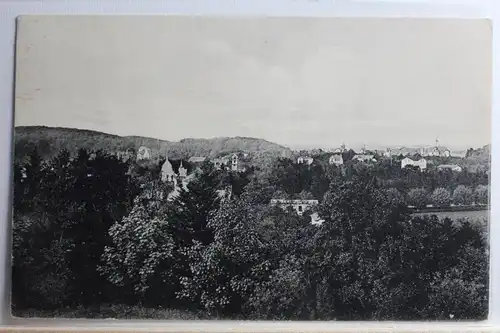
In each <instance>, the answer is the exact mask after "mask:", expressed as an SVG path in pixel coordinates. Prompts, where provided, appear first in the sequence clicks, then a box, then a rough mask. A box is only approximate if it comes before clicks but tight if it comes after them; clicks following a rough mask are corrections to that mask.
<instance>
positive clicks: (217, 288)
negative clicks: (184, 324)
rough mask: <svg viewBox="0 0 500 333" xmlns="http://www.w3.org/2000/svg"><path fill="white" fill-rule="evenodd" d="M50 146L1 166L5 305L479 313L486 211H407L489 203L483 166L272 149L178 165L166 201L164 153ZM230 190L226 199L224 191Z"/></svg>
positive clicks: (132, 312) (484, 284)
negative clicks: (240, 162)
mask: <svg viewBox="0 0 500 333" xmlns="http://www.w3.org/2000/svg"><path fill="white" fill-rule="evenodd" d="M51 149H52V148H51ZM49 155H53V156H52V157H50V158H49V157H47V156H42V154H40V149H39V148H38V147H32V150H31V151H30V152H29V153H28V154H27V156H26V158H23V159H20V160H18V162H16V164H15V167H14V242H13V243H14V247H13V279H12V281H13V293H12V298H13V311H14V314H15V315H23V316H26V315H39V316H70V317H118V318H133V317H135V318H164V319H195V318H219V319H222V318H229V319H292V320H364V319H370V320H384V319H390V320H398V319H399V320H423V319H426V320H434V319H451V318H453V319H484V318H485V317H486V315H487V308H488V307H487V305H488V249H487V221H481V222H480V223H478V222H477V221H474V222H473V221H469V220H461V221H453V220H451V219H448V218H444V219H438V218H437V217H436V216H430V217H416V216H413V215H412V214H411V211H410V210H409V208H408V206H409V205H412V206H415V207H423V206H425V205H427V204H429V203H435V204H436V205H440V206H445V205H451V204H457V205H460V204H464V205H466V204H472V203H474V204H483V205H486V204H487V203H488V191H489V190H488V184H489V180H488V177H489V173H488V172H487V171H480V170H479V171H478V170H475V172H469V171H467V170H466V171H464V172H461V173H455V172H451V171H437V170H434V169H431V170H429V171H427V172H420V171H419V170H416V169H412V168H405V169H401V168H400V166H399V165H398V164H396V163H393V164H391V162H390V161H382V162H380V163H377V164H375V165H369V164H365V163H355V162H352V163H346V165H344V166H342V167H337V166H333V165H329V164H327V163H323V162H322V161H321V158H318V159H316V160H315V162H314V163H313V164H311V165H304V164H297V163H295V161H293V160H291V159H288V158H279V157H277V158H274V159H272V160H270V161H269V163H267V164H266V165H265V167H264V166H263V164H262V165H261V164H258V165H255V166H252V167H249V168H247V169H246V170H245V171H244V172H229V171H226V170H217V169H215V168H214V167H213V165H212V164H211V163H210V162H208V161H206V162H204V163H203V164H201V165H200V166H198V167H195V166H194V165H189V164H188V163H187V162H186V166H187V168H188V170H189V172H190V173H191V172H195V173H196V177H195V178H194V180H192V181H191V182H190V183H189V184H188V185H187V189H181V190H180V192H179V194H178V195H177V196H176V197H175V198H174V199H173V200H167V196H166V195H164V194H166V193H169V192H171V191H172V190H173V189H172V187H171V186H170V185H169V184H165V183H162V182H160V181H159V174H160V169H161V163H162V161H151V162H149V163H137V162H136V161H135V160H128V161H123V160H121V159H118V158H117V157H116V156H114V155H111V154H109V153H108V152H106V151H103V150H99V149H97V150H95V151H90V150H88V149H83V148H81V149H78V150H77V151H76V153H71V152H70V151H69V150H67V149H62V150H60V151H59V152H58V153H57V154H55V155H54V154H53V153H51V154H49ZM174 164H175V163H174ZM176 165H178V164H176ZM175 167H177V166H175ZM228 186H229V187H231V188H232V196H230V197H221V196H220V195H219V194H218V190H220V189H224V188H227V187H228ZM272 198H306V199H307V198H316V199H318V200H319V201H320V204H319V205H318V206H317V207H316V209H315V212H316V213H318V214H319V215H320V216H321V218H322V219H323V220H324V222H323V224H321V225H319V226H318V225H312V224H311V223H310V217H309V214H308V213H306V214H304V215H303V216H299V215H297V214H296V213H295V212H294V211H292V210H282V209H280V208H278V207H272V206H270V205H269V201H270V199H272ZM309 213H312V211H311V212H309Z"/></svg>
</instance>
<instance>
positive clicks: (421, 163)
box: [401, 157, 427, 171]
mask: <svg viewBox="0 0 500 333" xmlns="http://www.w3.org/2000/svg"><path fill="white" fill-rule="evenodd" d="M407 166H414V167H418V168H420V170H421V171H422V170H425V169H427V160H426V159H424V158H421V159H419V160H417V161H414V160H412V159H411V158H409V157H405V158H404V159H402V160H401V169H404V168H406V167H407Z"/></svg>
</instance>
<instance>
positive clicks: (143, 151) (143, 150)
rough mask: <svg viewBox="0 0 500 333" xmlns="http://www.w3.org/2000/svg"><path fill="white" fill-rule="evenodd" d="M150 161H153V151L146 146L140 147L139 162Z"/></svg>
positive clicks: (138, 152)
mask: <svg viewBox="0 0 500 333" xmlns="http://www.w3.org/2000/svg"><path fill="white" fill-rule="evenodd" d="M149 159H151V149H149V148H148V147H144V146H142V147H140V148H139V150H138V151H137V160H138V161H142V160H149Z"/></svg>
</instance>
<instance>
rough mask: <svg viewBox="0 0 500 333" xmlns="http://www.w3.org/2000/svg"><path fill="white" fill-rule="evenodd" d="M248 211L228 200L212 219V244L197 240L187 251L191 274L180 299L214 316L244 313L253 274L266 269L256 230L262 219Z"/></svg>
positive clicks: (239, 201)
mask: <svg viewBox="0 0 500 333" xmlns="http://www.w3.org/2000/svg"><path fill="white" fill-rule="evenodd" d="M249 208H250V207H248V206H247V205H246V204H245V203H244V202H243V201H241V200H236V201H228V202H225V203H224V204H223V205H222V206H221V207H220V209H219V210H218V211H217V213H215V215H214V216H213V217H212V218H211V219H210V222H209V226H210V227H211V228H212V230H213V233H214V239H213V242H211V243H209V244H207V245H203V244H202V243H201V242H198V241H195V242H194V243H193V245H192V246H191V247H190V248H188V249H187V250H186V254H187V257H188V258H189V268H190V274H189V276H184V277H182V280H181V283H182V285H183V289H182V291H181V293H180V294H179V297H181V298H184V299H189V300H191V301H193V302H195V303H196V304H199V305H200V306H201V307H202V308H203V309H204V310H206V311H208V312H209V313H212V314H217V315H222V316H224V315H231V314H233V315H235V314H241V311H242V309H243V304H244V302H245V300H246V299H247V298H248V297H249V295H250V294H251V292H252V290H253V289H254V288H255V279H254V275H255V274H258V273H259V272H258V270H259V269H261V270H262V269H265V266H264V267H263V266H262V261H261V257H260V252H261V251H260V248H261V247H262V244H261V242H260V239H259V236H258V233H257V231H256V227H257V225H258V224H257V223H256V221H258V219H259V217H258V215H256V214H255V211H253V210H252V209H249ZM254 269H256V270H257V271H254Z"/></svg>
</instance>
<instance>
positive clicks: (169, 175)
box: [160, 156, 194, 199]
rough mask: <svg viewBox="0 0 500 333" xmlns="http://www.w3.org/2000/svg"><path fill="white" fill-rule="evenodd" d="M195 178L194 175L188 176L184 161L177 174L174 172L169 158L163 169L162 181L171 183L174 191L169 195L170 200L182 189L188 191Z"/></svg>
mask: <svg viewBox="0 0 500 333" xmlns="http://www.w3.org/2000/svg"><path fill="white" fill-rule="evenodd" d="M193 177H194V174H193V173H191V175H188V174H187V169H186V168H185V167H184V166H183V164H182V161H181V163H180V165H179V168H178V170H177V173H176V172H175V171H174V168H173V166H172V163H171V162H170V161H169V159H168V156H167V158H166V160H165V162H164V163H163V165H162V167H161V175H160V178H161V181H162V182H164V183H171V184H172V185H173V188H174V189H173V191H172V192H171V193H170V194H169V196H168V199H172V198H174V197H175V196H176V195H177V194H178V193H179V190H180V189H181V188H183V189H184V190H186V191H187V185H188V184H189V182H190V181H191V180H192V178H193Z"/></svg>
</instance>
